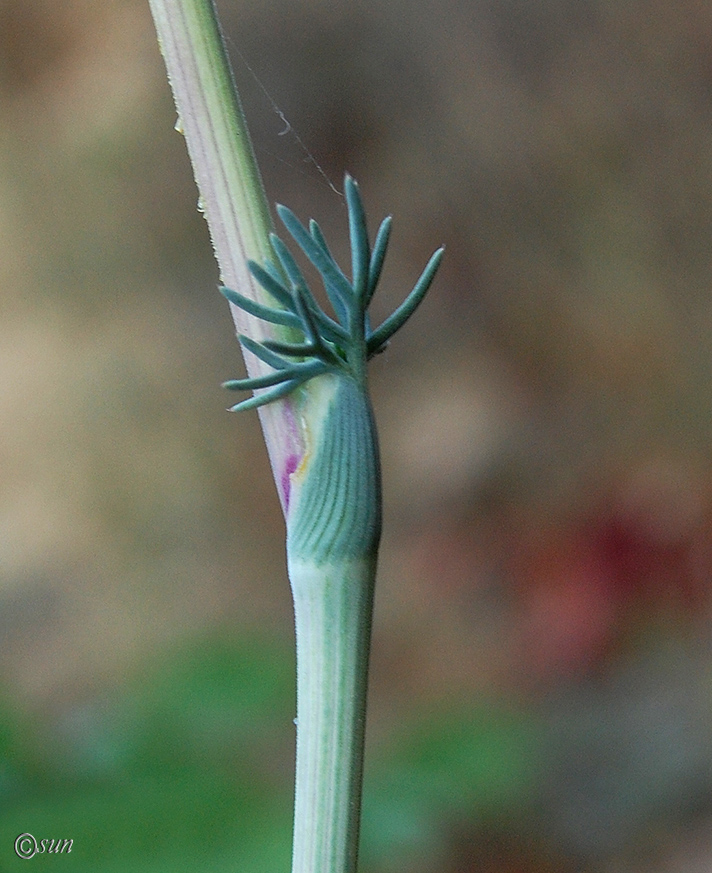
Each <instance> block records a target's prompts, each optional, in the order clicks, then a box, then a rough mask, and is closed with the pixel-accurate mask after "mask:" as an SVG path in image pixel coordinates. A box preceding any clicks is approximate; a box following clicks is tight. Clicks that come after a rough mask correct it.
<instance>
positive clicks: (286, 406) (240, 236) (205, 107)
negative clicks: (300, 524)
mask: <svg viewBox="0 0 712 873" xmlns="http://www.w3.org/2000/svg"><path fill="white" fill-rule="evenodd" d="M149 3H150V7H151V12H152V13H153V19H154V22H155V25H156V31H157V33H158V41H159V43H160V46H161V51H162V53H163V57H164V60H165V62H166V69H167V71H168V79H169V81H170V83H171V87H172V89H173V96H174V98H175V103H176V107H177V110H178V125H177V127H178V128H179V129H180V130H182V132H183V134H184V135H185V139H186V144H187V146H188V153H189V155H190V160H191V163H192V165H193V172H194V174H195V181H196V183H197V185H198V190H199V192H200V203H201V209H202V210H203V212H204V215H205V218H206V220H207V222H208V227H209V229H210V236H211V239H212V242H213V247H214V249H215V256H216V258H217V261H218V265H219V267H220V277H221V281H222V283H223V284H224V285H226V286H227V287H229V288H234V289H236V290H237V291H239V292H240V293H241V294H243V295H244V296H245V297H248V298H250V299H252V300H254V301H256V302H258V303H262V304H266V305H274V301H273V300H272V299H271V298H270V297H268V296H267V294H266V292H265V291H264V290H263V289H262V287H261V286H260V285H259V283H258V282H257V281H256V280H255V279H254V278H253V276H252V274H251V273H250V271H249V269H248V266H247V262H248V260H253V261H256V262H258V263H264V261H265V259H266V258H268V257H270V256H271V249H270V244H269V233H270V231H271V229H272V225H271V221H270V217H269V208H268V205H267V200H266V198H265V194H264V188H263V186H262V180H261V178H260V173H259V169H258V167H257V162H256V160H255V155H254V152H253V149H252V143H251V141H250V136H249V133H248V130H247V125H246V123H245V118H244V115H243V112H242V108H241V106H240V100H239V97H238V94H237V91H236V89H235V84H234V80H233V76H232V71H231V69H230V63H229V61H228V57H227V53H226V51H225V45H224V41H223V38H222V34H221V31H220V26H219V23H218V19H217V13H216V11H215V7H214V4H213V2H212V0H149ZM231 309H232V314H233V318H234V320H235V324H236V327H237V330H238V332H239V333H243V334H246V335H248V336H251V337H252V338H253V339H257V340H262V339H275V338H276V339H286V338H288V335H285V334H283V333H281V332H280V331H279V329H278V328H275V327H274V326H272V325H267V324H266V323H265V322H263V321H260V320H258V319H255V318H251V317H249V316H247V315H246V314H245V313H244V312H242V310H241V309H239V308H238V307H236V306H231ZM245 363H246V366H247V370H248V373H249V374H250V376H260V375H264V374H266V373H268V372H271V371H270V368H268V367H267V366H266V365H265V364H264V363H262V362H261V361H260V360H259V359H257V358H256V357H255V356H254V355H251V354H247V355H245ZM259 412H260V419H261V422H262V429H263V431H264V436H265V443H266V445H267V451H268V453H269V456H270V461H271V463H272V470H273V472H274V477H275V482H276V484H277V490H278V492H279V496H280V500H281V501H282V507H283V508H285V503H286V498H285V492H286V488H285V476H284V471H285V469H286V468H287V465H288V458H289V457H290V456H294V455H295V454H296V455H301V454H302V453H303V449H304V445H303V439H302V436H301V433H300V431H299V429H298V428H297V427H296V426H295V423H294V416H293V414H292V411H291V408H290V401H289V400H283V401H280V402H278V403H273V404H270V405H269V406H265V407H263V408H261V409H260V410H259Z"/></svg>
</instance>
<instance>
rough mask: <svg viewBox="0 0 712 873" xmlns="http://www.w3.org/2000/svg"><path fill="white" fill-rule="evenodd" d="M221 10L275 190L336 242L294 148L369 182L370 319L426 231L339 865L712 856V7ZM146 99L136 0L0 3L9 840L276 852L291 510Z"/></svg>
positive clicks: (579, 865)
mask: <svg viewBox="0 0 712 873" xmlns="http://www.w3.org/2000/svg"><path fill="white" fill-rule="evenodd" d="M218 5H219V8H220V11H221V14H222V17H223V23H224V27H225V30H226V34H227V37H228V40H229V45H230V51H231V54H232V57H233V62H234V66H235V72H236V76H237V79H238V82H239V85H240V88H241V91H242V94H243V101H244V104H245V109H246V112H247V115H248V119H249V123H250V125H251V128H252V131H253V135H254V138H255V143H256V149H257V152H258V157H259V160H260V163H261V167H262V171H263V174H264V178H265V184H266V188H267V191H268V195H269V199H270V201H275V200H280V201H282V202H286V203H288V204H289V205H290V206H292V207H293V208H294V209H295V210H296V211H297V212H298V213H299V214H300V215H301V216H302V217H303V218H306V217H309V216H314V217H316V218H317V219H318V220H319V221H320V222H321V223H322V226H323V227H325V228H326V229H327V234H328V235H329V236H330V238H331V239H333V240H334V247H335V249H336V250H337V251H338V252H340V253H341V254H342V255H343V254H344V253H345V252H346V232H345V210H344V204H343V200H342V199H341V198H340V196H339V195H338V194H336V193H334V191H333V190H332V189H331V188H330V187H329V186H328V185H327V184H326V183H325V181H324V177H323V175H322V174H321V173H320V172H319V171H318V170H317V168H316V164H317V163H318V165H319V166H320V167H321V168H322V170H323V174H325V175H326V176H327V177H328V178H330V179H331V180H333V182H334V184H335V185H336V187H337V188H338V187H340V180H341V177H342V174H343V172H344V170H349V171H350V172H352V173H353V174H354V175H355V176H356V177H357V178H358V179H359V180H360V183H361V186H362V190H363V192H364V196H365V199H366V203H367V206H368V209H369V214H370V215H371V216H372V221H373V223H374V225H375V222H376V220H380V218H381V217H382V216H383V215H385V214H387V213H389V212H393V213H394V215H395V222H396V223H395V236H394V240H393V243H392V252H391V255H390V264H389V265H387V268H386V275H385V282H384V287H383V290H382V291H381V292H379V295H380V296H379V297H378V298H377V300H376V301H375V302H374V309H375V312H376V314H377V315H379V314H380V315H384V314H386V313H387V312H388V311H389V310H391V309H392V308H393V307H394V306H395V305H396V304H397V303H398V302H399V300H400V299H401V297H402V295H403V294H404V293H405V292H406V291H407V290H408V289H409V288H410V286H411V283H412V282H413V281H414V279H415V278H416V276H417V275H418V273H419V270H420V269H421V267H422V265H423V264H424V263H425V260H426V259H427V257H428V256H429V254H430V253H431V251H432V250H433V249H434V248H435V247H436V246H437V245H439V244H440V243H445V244H446V246H447V256H446V260H445V262H444V264H443V267H442V271H441V274H440V276H439V278H438V279H437V281H436V283H435V285H434V287H433V290H432V293H431V295H430V296H429V299H428V300H427V301H426V302H425V303H424V304H423V306H422V308H421V310H420V311H419V313H418V315H417V316H416V317H415V318H414V319H413V320H412V322H411V323H410V324H409V326H408V327H407V328H406V329H405V330H404V331H403V333H402V335H400V336H399V339H398V341H397V342H395V343H393V344H392V346H391V347H390V349H389V350H388V352H387V353H386V354H385V355H383V356H380V357H379V358H377V359H376V360H375V361H374V362H373V365H372V384H373V392H374V397H375V404H376V408H377V415H378V419H379V422H380V426H381V439H382V448H383V457H384V466H385V471H384V473H385V491H386V505H385V536H384V542H383V549H382V561H381V572H380V580H379V585H378V592H377V603H376V616H375V626H374V646H373V659H372V663H373V666H372V683H371V695H370V713H369V715H370V721H369V735H368V749H367V772H366V791H365V802H364V824H363V839H362V843H363V851H362V856H363V857H362V865H361V868H362V870H363V871H364V873H469V871H473V873H474V871H477V873H708V871H709V870H710V869H712V649H711V647H710V619H711V615H710V613H711V605H712V604H711V594H712V588H711V585H710V583H711V581H712V580H711V575H712V458H711V454H710V437H711V431H712V288H711V287H710V278H711V277H712V60H711V59H712V7H710V5H709V4H708V3H704V2H699V0H678V2H675V3H670V2H663V0H648V2H644V0H625V2H611V0H475V2H472V0H437V2H435V0H408V2H406V0H381V2H366V0H363V2H353V0H349V2H347V0H328V2H323V0H321V2H320V0H309V2H294V0H260V2H255V0H220V2H219V4H218ZM265 92H267V93H265ZM267 94H269V95H270V97H271V99H270V97H268V96H267ZM273 103H276V105H277V106H278V108H279V110H280V111H281V112H282V113H284V115H285V116H286V118H287V119H288V121H289V122H290V124H291V125H292V131H291V132H287V133H285V132H284V128H285V125H284V123H283V121H282V119H281V118H280V116H279V114H278V113H277V112H275V110H274V106H273ZM174 121H175V112H174V109H173V105H172V99H171V96H170V93H169V90H168V87H167V84H166V79H165V74H164V69H163V66H162V61H161V58H160V55H159V53H158V50H157V46H156V42H155V36H154V32H153V28H152V22H151V19H150V16H149V12H148V4H147V2H145V0H102V2H101V3H97V2H95V0H67V2H61V3H59V2H57V0H0V314H1V316H0V870H1V871H3V873H4V871H12V870H15V869H18V868H19V867H21V865H22V863H24V862H21V861H20V860H19V859H18V858H16V857H15V856H14V853H13V851H12V843H13V841H14V839H15V837H16V836H17V835H18V834H20V833H22V832H25V831H27V832H31V833H33V834H34V835H35V836H36V837H37V838H38V839H41V838H72V839H73V840H74V847H73V850H72V854H71V856H68V857H66V858H65V859H63V860H62V859H59V858H56V857H52V858H49V859H48V858H47V856H44V857H37V858H35V859H34V860H33V862H32V863H33V864H35V866H36V868H37V869H40V868H42V869H45V868H46V869H49V867H50V866H51V865H55V866H56V865H58V864H59V865H64V866H65V867H66V868H67V869H69V868H70V867H71V869H73V870H77V871H90V870H91V871H93V873H109V871H117V873H119V871H129V870H130V871H132V873H142V871H146V873H158V871H172V873H175V871H180V870H186V871H188V870H189V871H193V873H196V871H240V873H252V871H255V873H257V871H260V873H262V871H266V870H270V871H277V870H287V869H288V865H289V854H290V829H291V804H292V778H293V755H294V726H293V724H292V718H293V715H294V706H295V703H294V687H293V686H294V679H293V673H294V656H293V628H292V616H291V604H290V599H289V590H288V584H287V579H286V574H285V569H284V555H283V522H282V519H281V515H280V510H279V506H278V502H277V498H276V495H275V492H274V487H273V484H272V482H271V477H270V473H269V468H268V462H267V458H266V453H265V451H264V448H263V445H262V442H261V435H260V432H259V427H258V424H257V417H256V415H254V413H251V414H246V415H244V416H240V417H235V416H230V415H227V414H226V413H225V411H224V410H225V407H226V405H227V404H228V403H229V402H230V398H228V397H227V396H226V394H225V392H223V391H222V389H221V388H220V387H219V385H220V382H221V381H222V380H223V379H225V378H230V377H236V376H238V375H239V374H240V373H242V372H243V371H242V363H241V361H240V355H239V349H238V346H237V344H236V342H235V340H234V336H233V328H232V324H231V320H230V317H229V314H228V311H227V307H226V305H225V303H224V301H223V300H222V298H221V297H220V295H219V294H218V293H217V290H216V285H217V281H218V277H217V271H216V267H215V265H214V262H213V259H212V253H211V250H210V245H209V240H208V235H207V229H206V226H205V223H204V221H203V219H202V218H201V217H200V215H199V213H198V212H197V210H196V201H197V192H196V189H195V186H194V183H193V181H192V175H191V171H190V167H189V164H188V159H187V156H186V152H185V145H184V142H183V140H182V138H181V137H180V136H179V135H178V134H176V133H175V132H174V131H173V124H174ZM308 152H309V153H311V155H312V158H313V159H310V158H309V155H308ZM53 869H54V868H53Z"/></svg>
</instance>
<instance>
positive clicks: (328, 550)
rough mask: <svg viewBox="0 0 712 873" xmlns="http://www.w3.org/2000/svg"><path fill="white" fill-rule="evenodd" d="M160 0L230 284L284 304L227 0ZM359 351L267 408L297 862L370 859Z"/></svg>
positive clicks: (368, 436) (181, 109)
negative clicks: (293, 646) (364, 834)
mask: <svg viewBox="0 0 712 873" xmlns="http://www.w3.org/2000/svg"><path fill="white" fill-rule="evenodd" d="M150 4H151V10H152V12H153V16H154V19H155V23H156V29H157V31H158V35H159V41H160V44H161V48H162V51H163V55H164V58H165V61H166V67H167V69H168V76H169V79H170V82H171V85H172V88H173V92H174V96H175V101H176V105H177V107H178V113H179V117H180V124H181V127H182V130H183V132H184V134H185V137H186V141H187V145H188V151H189V154H190V157H191V161H192V163H193V169H194V172H195V178H196V181H197V183H198V188H199V190H200V197H201V202H202V208H203V211H204V213H205V217H206V219H207V221H208V225H209V227H210V233H211V237H212V240H213V246H214V248H215V253H216V256H217V259H218V263H219V265H220V271H221V278H222V281H223V283H224V284H225V285H226V286H228V287H229V288H231V289H234V290H236V291H237V292H238V295H242V297H243V298H248V299H250V300H253V301H256V302H257V303H261V304H263V305H266V306H274V301H273V300H271V299H269V298H268V297H267V295H266V293H265V292H264V291H263V290H262V289H261V288H260V286H259V285H258V283H257V282H256V281H255V280H254V279H253V277H252V274H251V273H250V271H249V269H248V266H247V263H248V260H253V261H256V262H257V263H258V264H263V263H264V262H265V260H266V258H267V257H269V256H270V253H269V248H268V246H269V240H268V232H269V228H270V222H269V213H268V210H267V205H266V203H265V198H264V193H263V190H262V184H261V181H260V177H259V173H258V170H257V166H256V163H255V159H254V154H253V152H252V147H251V145H250V140H249V137H248V134H247V128H246V126H245V121H244V118H243V115H242V110H241V108H240V104H239V100H238V97H237V93H236V91H235V88H234V84H233V80H232V75H231V72H230V68H229V64H228V60H227V56H226V53H225V49H224V45H223V41H222V37H221V34H220V29H219V26H218V22H217V17H216V13H215V9H214V6H213V3H212V2H211V0H150ZM364 230H365V229H364ZM258 272H259V271H258ZM362 272H363V271H362ZM361 278H362V280H363V281H365V279H364V278H363V276H362V277H361ZM235 299H237V300H238V301H239V300H240V297H239V296H237V297H236V298H235ZM242 308H243V309H244V308H245V307H244V306H243V307H242ZM252 308H253V309H254V307H252ZM258 311H260V310H258ZM261 311H263V312H264V310H261ZM233 315H234V317H235V319H236V322H237V325H238V330H239V331H240V332H241V333H245V334H247V335H248V336H250V337H251V338H253V339H257V340H262V339H273V338H275V334H270V335H267V332H268V331H272V330H273V329H274V330H275V332H276V329H275V328H274V325H271V324H270V323H269V322H267V321H265V320H264V319H262V320H261V319H259V318H258V319H255V318H253V317H248V316H246V315H244V314H243V313H242V311H241V308H240V307H233ZM276 338H277V339H280V338H283V339H288V338H289V337H288V336H286V337H284V336H282V337H280V335H279V334H278V333H276ZM247 345H248V346H249V345H250V343H248V344H247ZM252 347H253V348H257V346H256V344H254V343H252ZM263 348H264V347H263ZM359 355H360V357H359V372H358V376H359V379H358V380H357V381H354V379H353V376H352V375H348V376H346V375H341V376H333V375H331V376H319V377H317V378H315V379H313V380H312V381H311V382H310V383H309V385H308V387H307V388H305V389H304V396H303V397H302V398H301V400H300V401H299V404H300V405H299V415H296V414H295V413H294V411H293V410H292V407H291V403H292V402H293V401H292V400H291V398H290V399H287V400H278V401H275V402H271V403H268V404H266V405H265V406H263V407H262V408H261V409H260V412H261V414H262V426H263V430H264V433H265V441H266V443H267V447H268V450H269V453H270V458H271V461H272V466H273V470H274V473H275V479H276V482H277V487H278V490H279V493H280V498H281V500H282V506H283V508H284V510H285V515H286V519H287V532H288V535H287V539H288V542H287V557H288V568H289V577H290V582H291V585H292V592H293V595H294V606H295V621H296V632H297V725H298V726H297V777H296V792H295V821H294V854H293V873H355V870H356V860H357V852H358V830H359V828H358V825H359V817H360V806H361V782H362V767H363V746H364V726H365V711H366V685H367V676H368V651H369V640H370V629H371V614H372V607H373V585H374V578H375V569H376V552H377V549H378V540H379V537H380V524H381V517H380V507H381V490H380V471H379V465H378V448H377V439H376V432H375V425H374V423H373V416H372V413H371V408H370V403H369V401H368V397H367V394H366V391H365V372H361V371H362V370H363V369H364V367H365V361H366V348H365V346H364V347H363V348H360V349H359ZM263 357H264V355H263ZM247 366H248V370H249V372H250V376H253V375H254V376H255V377H258V376H260V375H262V374H264V373H268V372H271V370H270V368H269V367H266V366H263V365H261V363H260V361H259V360H258V357H256V356H254V355H248V356H247ZM297 421H299V422H300V424H299V425H297ZM308 440H309V443H308V442H307V441H308ZM307 446H308V448H309V451H307ZM295 458H296V459H297V461H299V462H300V463H299V465H298V467H297V468H296V469H295V463H294V461H295Z"/></svg>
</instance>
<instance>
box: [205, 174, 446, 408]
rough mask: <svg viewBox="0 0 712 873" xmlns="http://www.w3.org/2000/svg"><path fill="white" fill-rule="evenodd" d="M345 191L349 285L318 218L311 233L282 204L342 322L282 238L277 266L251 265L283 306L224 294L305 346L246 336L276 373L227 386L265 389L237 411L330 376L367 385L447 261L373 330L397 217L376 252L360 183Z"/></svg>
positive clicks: (435, 262) (428, 271)
mask: <svg viewBox="0 0 712 873" xmlns="http://www.w3.org/2000/svg"><path fill="white" fill-rule="evenodd" d="M344 191H345V195H346V205H347V208H348V217H349V237H350V243H351V279H350V280H349V279H348V278H347V277H346V276H345V275H344V273H343V271H342V270H341V268H340V267H339V265H338V264H337V263H336V261H335V260H334V258H333V256H332V254H331V252H330V251H329V247H328V245H327V243H326V240H325V238H324V234H323V233H322V231H321V228H320V227H319V225H318V224H317V223H316V222H315V221H314V220H312V221H310V222H309V229H308V230H307V228H306V227H304V225H303V224H302V223H301V222H300V221H299V219H298V218H297V216H296V215H295V214H294V213H293V212H292V211H291V210H290V209H287V207H286V206H277V213H278V214H279V217H280V219H281V220H282V223H283V224H284V226H285V227H286V228H287V230H288V231H289V233H290V235H291V236H292V238H293V239H294V241H295V242H296V243H297V245H298V246H299V248H300V249H301V250H302V252H303V253H304V254H305V255H306V257H307V258H308V259H309V261H311V263H312V264H313V265H314V267H316V269H317V271H318V272H319V275H320V277H321V280H322V283H323V285H324V289H325V291H326V294H327V297H328V299H329V302H330V303H331V306H332V308H333V310H334V315H335V316H336V318H332V317H331V316H330V315H328V314H327V313H326V312H324V310H323V309H322V308H321V306H320V305H319V304H318V303H317V301H316V299H315V298H314V295H313V294H312V292H311V291H310V290H309V286H308V284H307V282H306V279H305V278H304V275H303V274H302V272H301V270H300V269H299V266H298V264H297V262H296V261H295V260H294V257H293V256H292V254H291V252H290V251H289V249H288V247H287V246H286V245H285V243H284V242H283V241H282V240H281V239H280V238H279V237H278V236H277V235H276V234H271V235H270V242H271V245H272V250H273V252H274V254H275V258H276V261H275V262H267V263H265V264H264V265H263V266H261V265H260V264H257V263H255V262H254V261H249V262H248V267H249V269H250V272H251V273H252V275H253V276H254V277H255V279H257V281H258V282H259V283H260V285H262V287H263V288H264V289H265V290H266V291H267V292H269V294H270V295H271V296H272V297H273V298H274V299H275V301H276V302H277V304H278V306H275V307H271V306H266V305H264V304H262V303H257V302H256V301H254V300H251V299H250V298H248V297H245V296H244V295H243V294H240V293H239V292H237V291H233V290H232V289H231V288H221V289H220V290H221V292H222V293H223V294H224V296H225V297H226V298H227V299H228V300H229V301H230V302H231V303H233V304H234V305H235V306H238V307H239V308H240V309H242V310H244V311H245V312H247V313H249V314H250V315H253V316H255V317H256V318H261V319H262V320H263V321H267V322H270V323H271V324H277V325H281V326H283V327H289V328H294V329H296V330H297V331H299V332H300V333H301V334H302V335H303V341H300V342H296V343H285V342H277V341H275V340H264V341H263V342H257V341H256V340H253V339H250V337H247V336H244V335H242V334H240V336H239V339H240V341H241V342H242V344H243V346H244V347H245V348H246V349H247V350H248V351H250V352H252V354H254V355H256V356H257V357H258V358H260V360H262V361H264V362H265V363H266V364H267V365H269V366H270V367H272V369H273V370H274V372H273V373H269V374H267V375H265V376H257V377H255V378H248V379H233V380H230V381H229V382H225V383H224V387H225V388H229V389H230V390H232V391H251V390H260V389H265V390H260V393H259V394H254V395H253V396H252V397H250V398H249V399H248V400H243V401H242V402H241V403H238V404H236V405H235V406H233V407H232V408H231V411H232V412H237V411H239V410H244V409H254V408H256V407H258V406H264V404H266V403H270V402H272V401H273V400H277V399H279V398H280V397H284V396H286V395H287V394H289V393H291V392H292V391H294V389H295V388H297V387H298V386H300V385H303V384H304V383H305V382H306V381H308V380H309V379H313V378H314V377H315V376H320V375H322V374H323V373H337V374H339V373H340V374H347V375H350V376H352V377H353V378H355V379H357V381H359V382H363V379H364V374H365V369H366V362H367V361H368V360H369V359H370V358H372V357H373V356H374V355H376V354H378V353H379V352H380V351H382V350H383V349H384V347H385V346H386V344H387V343H388V341H389V339H390V338H391V337H392V336H393V334H394V333H395V332H396V331H397V330H399V329H400V328H401V327H402V326H403V325H404V324H405V322H406V321H407V320H408V319H409V318H410V316H411V315H412V314H413V312H415V310H416V308H417V306H418V305H419V303H420V302H421V300H422V299H423V298H424V297H425V294H426V292H427V290H428V288H429V287H430V283H431V282H432V280H433V277H434V276H435V272H436V270H437V268H438V266H439V264H440V261H441V259H442V255H443V249H442V248H439V249H438V250H437V251H436V252H435V253H434V254H433V255H432V257H431V258H430V260H429V261H428V263H427V265H426V267H425V269H424V270H423V272H422V274H421V276H420V278H419V279H418V281H417V282H416V284H415V286H414V288H413V290H412V291H411V292H410V294H409V295H408V296H407V297H406V299H405V300H404V301H403V303H401V305H400V306H399V307H398V308H397V309H396V310H395V312H393V314H392V315H390V316H389V317H388V318H387V319H386V320H385V321H384V322H383V323H382V324H381V325H380V326H379V327H377V328H376V329H375V330H372V329H371V326H370V322H369V318H368V313H367V309H368V305H369V303H370V302H371V299H372V297H373V294H374V292H375V290H376V286H377V284H378V280H379V278H380V275H381V270H382V269H383V262H384V259H385V255H386V249H387V247H388V239H389V236H390V231H391V219H390V217H388V218H385V219H384V220H383V222H382V223H381V226H380V228H379V230H378V233H377V234H376V239H375V242H374V245H373V248H371V245H370V242H369V238H368V229H367V225H366V214H365V212H364V208H363V202H362V200H361V195H360V193H359V189H358V185H357V184H356V182H355V180H354V179H352V178H351V176H349V175H347V176H346V178H345V180H344Z"/></svg>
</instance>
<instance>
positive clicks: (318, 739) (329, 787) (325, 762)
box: [290, 560, 375, 873]
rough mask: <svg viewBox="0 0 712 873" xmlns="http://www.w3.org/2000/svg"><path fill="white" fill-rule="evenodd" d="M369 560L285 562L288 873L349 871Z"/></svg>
mask: <svg viewBox="0 0 712 873" xmlns="http://www.w3.org/2000/svg"><path fill="white" fill-rule="evenodd" d="M374 575H375V568H374V566H372V565H370V566H369V562H367V561H359V560H357V561H352V562H350V563H349V564H346V563H344V564H340V565H338V567H335V568H333V569H332V570H331V571H329V569H327V568H323V567H322V568H318V569H317V568H314V567H311V566H309V565H307V564H305V565H303V566H301V567H295V566H294V565H293V566H292V568H291V570H290V578H291V583H292V592H293V595H294V612H295V617H296V626H297V686H298V688H299V693H298V698H297V780H296V781H297V792H296V799H295V809H294V847H293V854H292V873H354V871H355V870H356V861H357V856H358V837H359V819H360V812H361V784H362V771H363V746H364V730H365V722H366V690H367V676H368V652H369V644H370V635H371V615H372V611H373V579H374Z"/></svg>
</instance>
